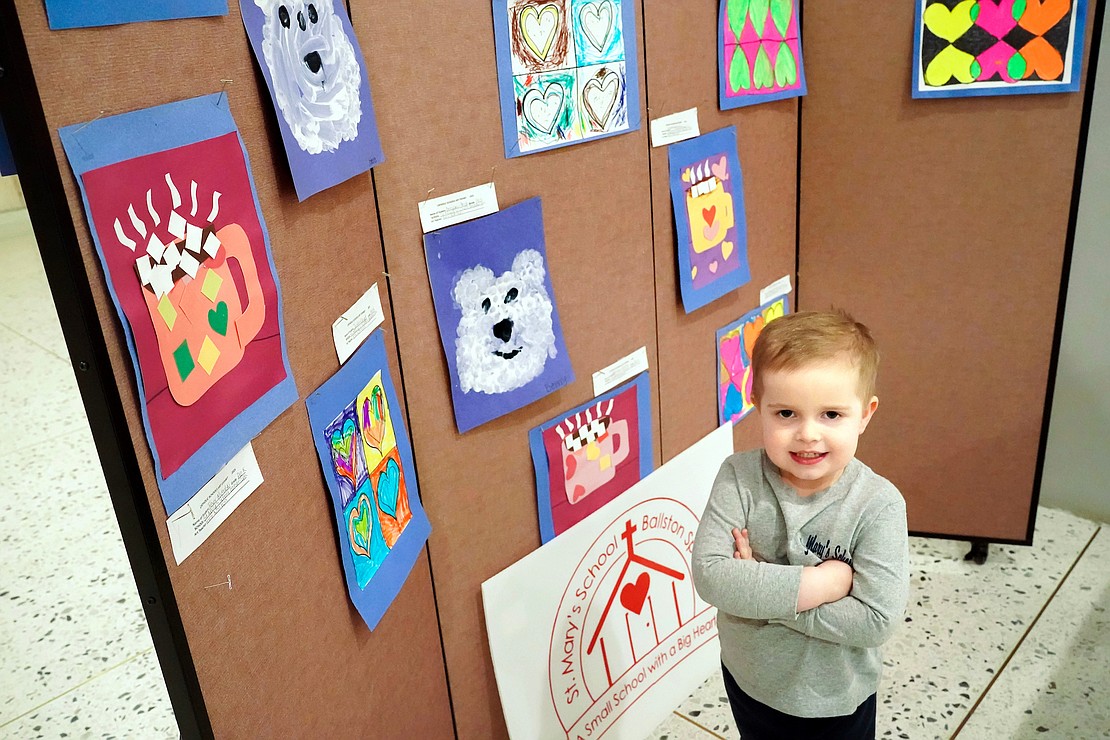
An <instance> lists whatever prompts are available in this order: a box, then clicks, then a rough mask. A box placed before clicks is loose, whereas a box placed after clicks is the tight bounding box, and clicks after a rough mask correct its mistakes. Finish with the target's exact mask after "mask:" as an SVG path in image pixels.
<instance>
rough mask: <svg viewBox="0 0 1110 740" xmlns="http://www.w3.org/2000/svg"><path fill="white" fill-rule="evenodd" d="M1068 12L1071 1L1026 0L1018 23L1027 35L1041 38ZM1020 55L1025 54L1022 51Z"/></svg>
mask: <svg viewBox="0 0 1110 740" xmlns="http://www.w3.org/2000/svg"><path fill="white" fill-rule="evenodd" d="M1069 10H1071V0H1027V2H1026V5H1025V12H1024V13H1022V14H1021V20H1020V21H1018V23H1019V24H1020V25H1021V27H1022V28H1024V29H1025V30H1026V31H1028V32H1029V33H1031V34H1033V35H1035V36H1043V35H1045V34H1046V33H1048V32H1049V31H1051V30H1052V27H1053V26H1055V25H1056V24H1057V23H1059V22H1060V21H1062V20H1063V19H1064V16H1065V15H1067V14H1068V11H1069ZM1046 43H1047V42H1046ZM1022 53H1023V54H1024V53H1025V51H1024V49H1023V50H1022ZM1034 66H1035V65H1034ZM1041 79H1044V78H1043V77H1042V78H1041Z"/></svg>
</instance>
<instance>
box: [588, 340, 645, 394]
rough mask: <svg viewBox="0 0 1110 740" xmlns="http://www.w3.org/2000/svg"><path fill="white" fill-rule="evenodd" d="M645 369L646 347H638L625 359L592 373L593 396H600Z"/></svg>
mask: <svg viewBox="0 0 1110 740" xmlns="http://www.w3.org/2000/svg"><path fill="white" fill-rule="evenodd" d="M647 369H648V358H647V347H640V348H639V349H638V350H636V351H635V352H633V353H632V354H630V355H628V356H627V357H622V358H621V359H619V360H617V361H616V362H614V363H613V364H612V365H610V366H609V367H607V368H605V369H604V370H598V371H597V372H596V373H594V395H595V396H600V395H601V394H602V393H604V392H605V391H608V390H612V389H613V388H616V387H617V386H618V385H620V384H621V383H623V382H624V381H626V380H628V379H630V378H634V377H636V376H637V375H639V374H640V373H642V372H644V371H645V370H647Z"/></svg>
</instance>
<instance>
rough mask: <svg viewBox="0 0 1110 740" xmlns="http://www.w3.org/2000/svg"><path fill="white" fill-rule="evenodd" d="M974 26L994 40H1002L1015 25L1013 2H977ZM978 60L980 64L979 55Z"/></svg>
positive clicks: (1000, 0)
mask: <svg viewBox="0 0 1110 740" xmlns="http://www.w3.org/2000/svg"><path fill="white" fill-rule="evenodd" d="M975 25H977V26H979V27H980V28H982V29H983V30H985V31H986V32H987V33H989V34H990V35H991V36H994V37H995V38H998V39H1000V38H1002V37H1003V36H1005V35H1006V34H1008V33H1009V32H1010V31H1012V30H1014V26H1016V25H1017V18H1015V17H1014V0H979V15H978V16H976V17H975ZM979 59H980V63H982V55H981V54H980V55H979ZM983 66H984V67H986V66H987V65H985V64H984V65H983Z"/></svg>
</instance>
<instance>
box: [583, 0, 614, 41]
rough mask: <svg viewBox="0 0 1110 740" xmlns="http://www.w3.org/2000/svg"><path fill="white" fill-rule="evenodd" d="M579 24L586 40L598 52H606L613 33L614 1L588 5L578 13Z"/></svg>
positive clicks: (607, 0)
mask: <svg viewBox="0 0 1110 740" xmlns="http://www.w3.org/2000/svg"><path fill="white" fill-rule="evenodd" d="M578 22H579V23H581V24H582V33H584V34H585V35H586V40H587V41H589V42H590V44H591V45H593V47H594V48H595V49H597V50H598V51H605V47H606V46H607V45H608V44H609V37H610V35H611V34H612V33H613V0H599V2H594V3H586V4H585V5H583V6H582V10H581V11H579V13H578Z"/></svg>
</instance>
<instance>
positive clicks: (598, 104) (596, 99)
mask: <svg viewBox="0 0 1110 740" xmlns="http://www.w3.org/2000/svg"><path fill="white" fill-rule="evenodd" d="M620 87H621V78H620V75H619V74H617V73H616V72H614V71H613V70H609V71H608V72H606V73H605V75H604V77H602V78H601V79H600V80H598V78H596V77H594V78H593V79H591V80H589V81H588V82H587V83H586V84H585V85H584V86H583V87H582V105H583V107H584V108H585V109H586V115H588V116H589V117H590V120H591V121H593V123H594V125H595V126H597V127H598V128H600V129H604V128H605V127H606V126H607V125H608V123H609V117H610V116H611V115H613V109H614V108H616V106H617V99H618V97H619V95H620Z"/></svg>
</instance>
